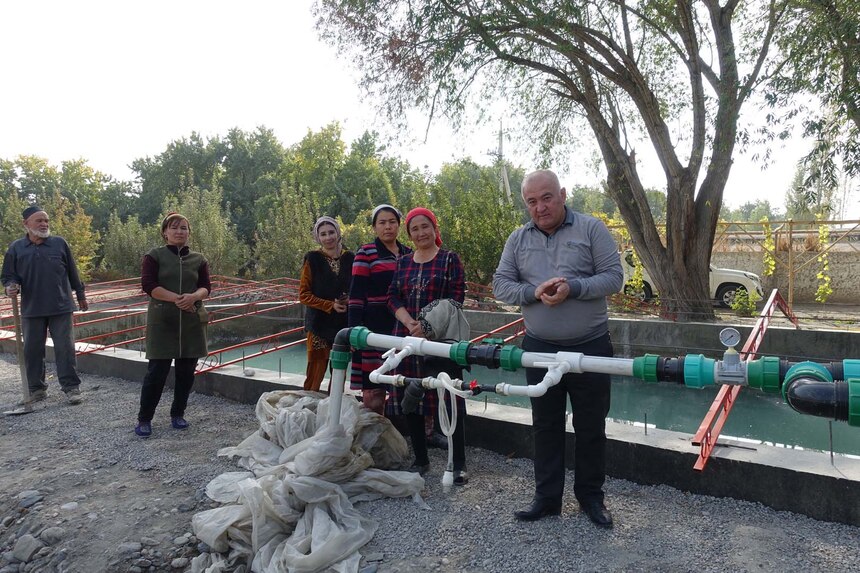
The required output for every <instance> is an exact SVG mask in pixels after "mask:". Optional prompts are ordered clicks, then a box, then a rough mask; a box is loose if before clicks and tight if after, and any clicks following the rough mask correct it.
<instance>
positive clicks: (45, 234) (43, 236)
mask: <svg viewBox="0 0 860 573" xmlns="http://www.w3.org/2000/svg"><path fill="white" fill-rule="evenodd" d="M30 232H31V233H33V234H34V235H36V236H37V237H39V238H40V239H47V238H48V237H50V236H51V230H50V229H48V230H47V231H37V230H36V229H30Z"/></svg>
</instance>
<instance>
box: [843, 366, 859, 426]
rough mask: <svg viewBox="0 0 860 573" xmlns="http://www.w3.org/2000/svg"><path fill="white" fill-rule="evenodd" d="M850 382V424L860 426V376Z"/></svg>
mask: <svg viewBox="0 0 860 573" xmlns="http://www.w3.org/2000/svg"><path fill="white" fill-rule="evenodd" d="M846 382H848V425H849V426H860V378H851V379H850V380H846Z"/></svg>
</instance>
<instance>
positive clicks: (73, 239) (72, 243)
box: [18, 192, 99, 282]
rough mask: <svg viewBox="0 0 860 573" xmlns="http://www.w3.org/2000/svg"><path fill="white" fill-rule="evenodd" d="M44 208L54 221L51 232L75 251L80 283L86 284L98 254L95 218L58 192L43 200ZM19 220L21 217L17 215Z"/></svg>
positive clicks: (73, 252)
mask: <svg viewBox="0 0 860 573" xmlns="http://www.w3.org/2000/svg"><path fill="white" fill-rule="evenodd" d="M42 207H43V208H44V209H45V212H46V213H48V217H49V218H50V220H51V233H52V234H54V235H59V236H61V237H63V238H64V239H65V240H66V242H67V243H69V247H71V249H72V255H73V256H74V257H75V263H76V264H77V266H78V272H79V273H80V275H81V280H83V281H84V282H86V281H87V280H89V278H90V276H91V275H92V272H93V270H94V269H95V262H96V254H97V253H98V251H99V233H98V231H95V230H93V228H92V220H93V218H92V217H90V216H89V215H87V214H86V213H85V212H84V209H83V208H82V207H81V206H80V205H78V204H77V203H72V202H71V201H69V200H68V199H66V198H65V197H63V196H62V195H60V193H59V192H55V193H54V195H53V196H52V197H51V198H50V199H45V200H44V201H42ZM18 218H19V219H20V218H21V216H20V215H18Z"/></svg>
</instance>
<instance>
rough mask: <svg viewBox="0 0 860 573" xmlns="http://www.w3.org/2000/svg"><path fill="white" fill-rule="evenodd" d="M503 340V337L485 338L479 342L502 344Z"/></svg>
mask: <svg viewBox="0 0 860 573" xmlns="http://www.w3.org/2000/svg"><path fill="white" fill-rule="evenodd" d="M504 343H505V340H504V339H503V338H485V339H484V340H482V341H481V344H504Z"/></svg>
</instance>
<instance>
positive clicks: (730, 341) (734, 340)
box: [720, 328, 741, 348]
mask: <svg viewBox="0 0 860 573" xmlns="http://www.w3.org/2000/svg"><path fill="white" fill-rule="evenodd" d="M720 342H722V343H723V344H724V345H725V346H728V347H729V348H731V347H733V346H737V345H738V344H740V342H741V333H740V332H738V331H737V329H734V328H724V329H722V330H721V331H720Z"/></svg>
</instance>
